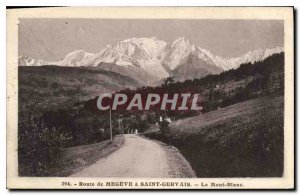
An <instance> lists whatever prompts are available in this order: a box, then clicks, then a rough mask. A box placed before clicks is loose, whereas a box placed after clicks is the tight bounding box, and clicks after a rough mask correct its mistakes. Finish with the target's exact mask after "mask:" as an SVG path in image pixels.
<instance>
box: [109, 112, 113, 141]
mask: <svg viewBox="0 0 300 195" xmlns="http://www.w3.org/2000/svg"><path fill="white" fill-rule="evenodd" d="M109 130H110V141H112V126H111V107H109Z"/></svg>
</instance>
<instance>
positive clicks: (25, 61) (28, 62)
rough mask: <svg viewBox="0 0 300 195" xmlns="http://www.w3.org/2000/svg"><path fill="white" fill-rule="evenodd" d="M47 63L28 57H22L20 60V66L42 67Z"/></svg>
mask: <svg viewBox="0 0 300 195" xmlns="http://www.w3.org/2000/svg"><path fill="white" fill-rule="evenodd" d="M47 63H48V62H46V61H44V60H35V59H33V58H31V57H29V56H27V55H20V56H19V58H18V64H19V66H41V65H45V64H47Z"/></svg>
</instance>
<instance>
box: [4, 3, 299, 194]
mask: <svg viewBox="0 0 300 195" xmlns="http://www.w3.org/2000/svg"><path fill="white" fill-rule="evenodd" d="M293 14H294V9H293V7H64V8H23V9H7V188H9V189H185V190H189V189H294V26H293V24H294V18H293Z"/></svg>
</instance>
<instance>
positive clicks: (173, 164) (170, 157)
mask: <svg viewBox="0 0 300 195" xmlns="http://www.w3.org/2000/svg"><path fill="white" fill-rule="evenodd" d="M124 137H125V142H124V145H123V146H122V147H121V148H120V149H119V150H117V151H115V152H114V153H112V154H110V155H108V156H107V157H105V158H102V159H100V160H98V161H97V162H96V163H95V164H93V165H91V166H89V167H86V168H84V169H82V170H81V171H79V172H77V173H75V174H73V175H71V177H144V178H147V177H152V178H153V177H156V178H174V177H196V176H195V173H194V171H193V170H192V168H191V167H190V165H189V163H188V162H187V161H186V160H185V159H184V157H183V156H182V155H181V154H180V153H179V152H178V150H177V149H176V148H174V147H170V146H166V145H164V144H162V143H160V142H156V141H152V140H149V139H147V138H143V137H141V136H138V135H133V134H126V135H124Z"/></svg>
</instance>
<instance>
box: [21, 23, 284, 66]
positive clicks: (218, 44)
mask: <svg viewBox="0 0 300 195" xmlns="http://www.w3.org/2000/svg"><path fill="white" fill-rule="evenodd" d="M132 37H157V39H160V40H164V41H166V42H172V41H174V40H175V39H176V38H178V37H186V38H187V39H189V40H190V41H191V42H193V43H195V44H196V45H198V46H200V47H201V48H204V49H208V50H210V51H211V52H212V53H213V54H215V55H219V56H222V57H238V56H241V55H243V54H245V53H247V52H248V51H251V50H255V49H266V48H274V47H277V46H280V47H283V46H284V45H283V43H284V40H283V38H284V23H283V21H281V20H203V19H201V20H199V19H198V20H196V19H187V20H181V19H156V20H151V19H20V21H19V55H28V56H30V57H32V58H34V59H43V60H47V61H58V60H61V59H63V58H64V57H65V56H66V54H68V53H69V52H72V51H75V50H85V51H86V52H91V53H97V52H99V51H101V50H102V49H104V48H105V46H106V45H108V44H114V43H116V42H118V41H122V40H125V39H128V38H132Z"/></svg>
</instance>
